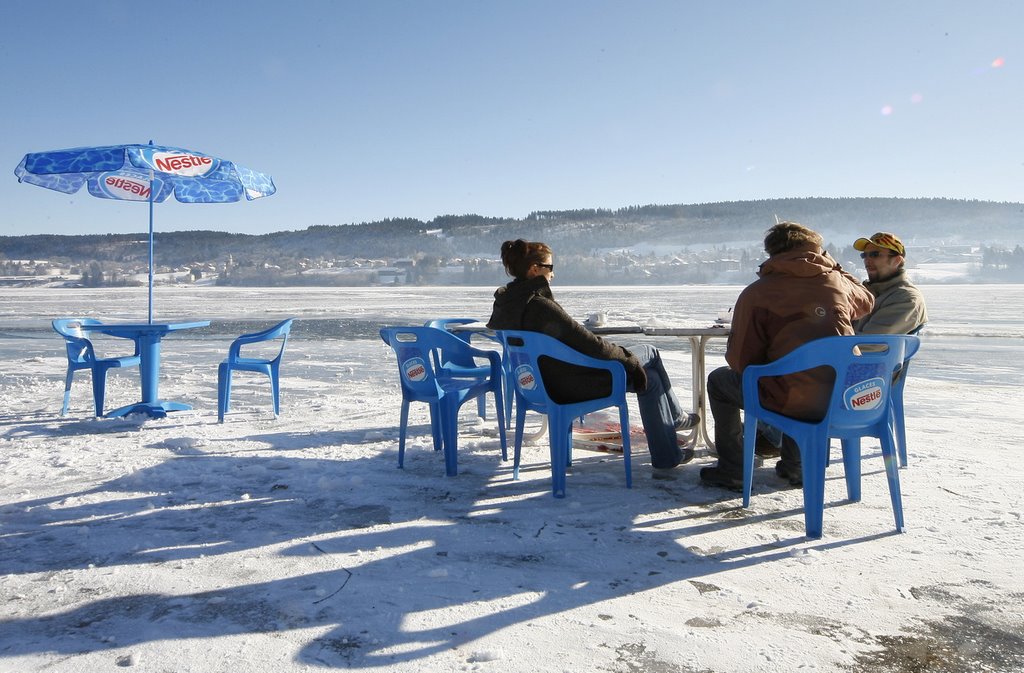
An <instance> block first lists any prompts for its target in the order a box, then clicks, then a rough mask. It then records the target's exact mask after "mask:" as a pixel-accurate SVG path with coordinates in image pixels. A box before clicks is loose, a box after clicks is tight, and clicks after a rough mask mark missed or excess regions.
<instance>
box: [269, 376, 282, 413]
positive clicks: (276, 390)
mask: <svg viewBox="0 0 1024 673" xmlns="http://www.w3.org/2000/svg"><path fill="white" fill-rule="evenodd" d="M270 394H271V395H273V398H274V416H275V417H276V416H280V415H281V377H280V376H279V375H278V369H277V368H276V367H272V368H271V370H270Z"/></svg>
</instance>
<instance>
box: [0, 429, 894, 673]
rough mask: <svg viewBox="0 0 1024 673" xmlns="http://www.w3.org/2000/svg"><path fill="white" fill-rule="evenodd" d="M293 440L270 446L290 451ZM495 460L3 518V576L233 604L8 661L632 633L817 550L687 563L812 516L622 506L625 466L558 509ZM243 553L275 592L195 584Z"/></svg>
mask: <svg viewBox="0 0 1024 673" xmlns="http://www.w3.org/2000/svg"><path fill="white" fill-rule="evenodd" d="M292 434H293V433H273V434H270V435H263V436H261V437H263V438H264V439H266V440H268V441H271V442H273V443H275V444H277V443H278V442H283V443H284V444H286V445H287V444H289V443H290V442H291V441H292V437H291V435H292ZM328 434H330V435H331V437H330V439H331V440H332V442H333V440H334V439H336V437H334V436H333V433H328ZM300 436H301V437H302V438H303V441H307V442H308V439H309V438H308V436H305V435H300ZM296 441H298V440H297V439H296ZM496 447H497V442H496V441H493V440H487V441H485V442H482V443H479V444H478V445H477V446H475V447H474V446H471V445H469V443H467V444H466V445H465V446H464V447H463V448H462V450H461V451H460V474H459V476H457V477H454V478H448V477H445V476H444V470H443V459H442V457H441V456H440V455H438V454H436V453H435V452H433V451H432V450H430V449H429V448H423V446H418V447H410V449H409V452H408V453H407V464H406V470H404V471H396V470H395V469H394V463H393V462H392V461H393V460H394V454H392V453H390V452H388V453H382V454H381V455H379V456H374V457H370V458H355V459H347V460H342V461H336V460H311V459H301V458H295V457H292V456H287V457H269V458H268V457H235V456H231V457H225V456H221V455H213V456H210V455H189V456H182V457H176V458H172V459H170V460H167V461H165V462H164V463H162V464H160V465H157V466H154V467H152V468H149V469H144V470H139V471H138V472H136V473H134V474H131V475H127V476H125V477H121V478H118V479H115V480H112V481H110V482H107V483H106V484H103V485H102V486H100V487H98V488H95V489H90V490H85V491H81V492H77V493H69V494H64V495H62V496H60V497H59V498H47V499H37V500H31V501H22V502H19V503H16V504H14V505H9V506H6V507H4V508H3V511H2V515H3V518H4V521H5V526H4V530H5V534H4V541H3V546H4V553H3V554H2V555H0V572H3V573H4V574H7V575H18V574H27V573H40V572H47V571H61V570H72V569H84V568H88V567H89V566H90V564H93V565H95V566H97V569H98V570H103V571H105V572H109V569H111V568H114V567H117V566H127V565H137V564H150V565H154V566H156V567H160V568H161V569H162V572H167V571H174V570H180V571H181V572H183V573H190V572H196V571H199V572H203V573H204V574H207V573H208V574H210V575H212V576H213V577H214V579H216V580H220V582H219V583H220V584H224V585H228V586H229V588H217V589H213V590H204V591H196V592H192V593H175V594H173V595H171V594H160V593H138V594H132V595H127V596H115V597H107V598H98V599H95V600H90V601H88V602H80V603H79V604H77V605H74V606H72V607H70V608H68V609H66V610H63V611H55V612H52V613H51V614H48V615H44V616H29V617H10V618H5V619H3V620H0V629H2V631H3V633H5V637H4V639H3V645H2V646H0V654H4V655H5V656H13V655H21V654H28V653H39V652H54V651H57V652H61V653H80V652H84V651H98V650H105V649H111V648H113V647H115V645H116V646H117V647H126V646H131V645H132V644H135V643H142V642H148V641H151V640H165V639H170V638H202V637H217V636H220V635H226V634H255V633H265V632H272V631H282V630H291V629H306V628H308V627H311V626H313V627H324V626H328V627H332V628H331V630H330V631H329V632H327V633H325V634H323V635H321V636H319V637H315V638H313V639H311V640H310V641H309V642H307V643H306V644H305V646H303V647H302V648H301V650H299V651H298V652H297V653H296V657H297V659H298V660H299V661H301V662H303V663H306V664H309V665H319V666H328V667H335V666H350V665H353V664H358V665H387V664H390V663H395V662H399V661H416V660H419V659H423V658H427V657H430V656H432V655H434V654H438V653H441V652H444V651H448V650H451V649H452V648H461V647H464V646H467V645H471V644H472V643H473V642H475V641H478V640H479V639H481V638H484V637H485V636H487V635H488V634H490V633H493V632H496V631H499V630H501V629H504V628H507V627H509V626H513V625H516V624H523V623H527V622H530V621H531V620H535V619H538V618H541V617H544V616H548V615H553V614H558V613H564V612H566V611H570V610H575V609H578V608H583V607H587V606H591V607H592V608H593V610H594V613H593V618H594V619H606V618H607V619H615V620H624V621H626V622H629V621H630V620H633V619H635V617H633V616H631V615H629V614H627V613H626V612H627V611H619V610H620V608H618V607H616V606H615V604H614V603H612V604H608V603H607V601H610V600H614V599H616V598H622V597H628V596H630V595H633V594H636V593H638V592H644V591H650V590H655V589H657V588H659V587H663V586H666V585H668V584H673V583H677V582H680V581H689V582H690V583H691V584H693V586H694V587H696V590H699V591H700V593H701V594H703V593H704V592H705V591H706V590H708V589H707V587H712V586H713V585H711V584H710V583H708V582H706V581H701V578H706V577H707V576H708V575H710V574H715V573H720V572H723V571H727V570H731V569H737V568H742V567H746V566H752V565H756V564H761V563H770V562H773V561H778V560H783V559H787V558H790V556H791V553H790V552H791V548H792V546H793V545H795V544H798V543H804V542H805V541H806V540H805V538H804V537H803V536H802V534H795V535H793V537H791V538H789V539H783V540H779V541H776V542H774V543H772V544H761V545H756V546H751V547H743V548H738V549H724V548H718V547H714V546H709V547H708V548H706V549H701V548H698V547H696V546H693V545H692V543H693V542H694V539H693V538H694V536H696V535H699V534H702V533H714V532H715V531H727V530H728V529H730V528H734V527H737V526H751V525H755V524H758V523H768V524H771V523H772V522H773V521H774V520H783V519H785V520H787V521H788V520H789V519H791V518H792V517H793V515H794V514H796V515H798V514H799V510H793V511H788V512H781V513H779V512H773V513H769V514H758V513H753V512H751V511H748V510H742V509H740V508H738V507H736V506H735V500H734V499H733V498H732V496H728V499H726V500H723V499H722V498H723V497H725V496H723V495H722V493H721V492H719V491H715V490H711V489H700V488H699V487H698V488H696V489H694V488H689V489H682V490H680V489H675V488H674V487H673V486H672V485H671V484H670V485H669V486H665V485H659V484H658V482H648V483H640V480H641V479H642V477H643V470H642V469H641V470H637V472H638V474H637V475H635V477H636V478H637V480H638V483H637V484H636V486H637V487H635V488H634V489H633V490H632V491H627V490H626V489H625V486H624V484H623V474H622V465H621V461H620V460H618V459H617V458H609V457H608V456H606V455H600V456H590V455H580V456H577V457H576V460H575V462H574V467H573V469H572V472H571V476H570V482H569V496H568V497H567V498H566V499H565V500H555V499H553V498H552V497H551V495H550V480H549V478H548V475H549V470H548V469H547V465H546V463H545V462H544V459H543V454H546V450H544V449H540V448H538V449H537V451H538V452H539V453H538V454H536V455H535V456H534V457H533V459H532V460H535V461H536V462H532V461H531V458H530V457H527V458H526V459H524V470H523V474H524V479H523V480H522V481H512V480H511V468H510V464H509V463H504V464H503V463H500V462H499V460H498V456H497V455H496V454H497V452H496V450H495V449H496ZM581 453H582V452H581ZM537 455H539V456H541V457H540V458H537ZM639 462H640V460H639V459H637V460H636V463H639ZM691 471H692V470H690V468H684V469H683V470H682V473H681V474H680V483H682V480H686V481H687V482H689V481H695V479H696V474H690V473H689V472H691ZM531 477H535V478H531ZM650 483H653V484H655V485H654V486H653V487H652V486H650V485H649V484H650ZM680 496H683V499H682V500H681V499H680ZM680 511H681V512H682V513H680ZM786 517H788V518H789V519H786ZM799 519H800V522H799V526H798V528H799V529H800V531H802V517H799ZM791 523H795V522H791ZM794 532H795V531H794ZM874 537H875V536H868V537H861V538H855V539H848V540H842V541H835V542H833V541H828V542H823V543H821V544H819V545H817V546H816V547H814V548H815V549H828V548H835V547H841V546H846V545H852V544H859V543H861V542H864V541H866V540H870V539H873V538H874ZM272 545H273V546H277V548H276V549H270V550H268V549H265V548H266V547H268V546H272ZM687 545H689V546H687ZM244 550H260V551H258V552H256V555H257V556H258V557H259V558H260V566H261V568H262V569H263V572H261V573H260V574H261V575H262V576H267V575H268V574H269V575H273V574H274V573H275V572H278V573H279V574H280V575H281V577H280V578H279V579H272V580H269V581H260V582H249V583H247V581H246V578H247V577H252V575H254V574H255V573H253V572H249V573H246V572H242V569H240V568H238V567H237V561H236V559H232V561H230V562H228V563H223V562H218V561H216V560H214V561H212V563H213V565H212V566H210V567H209V569H208V571H202V570H200V569H201V568H202V567H204V566H205V565H206V564H209V563H211V561H210V559H211V558H212V559H215V558H216V557H217V556H218V555H223V554H229V553H234V552H239V551H244ZM299 559H305V561H304V562H303V563H298V562H297V561H298V560H299ZM176 564H177V565H176ZM268 564H271V565H272V569H271V570H270V571H267V570H266V568H267V567H269V566H268ZM296 568H298V569H299V571H298V572H299V574H295V573H296ZM304 569H305V570H313V572H306V571H305V570H304ZM223 575H227V576H226V577H225V576H223ZM87 577H88V576H87V575H83V576H82V577H81V579H80V581H86V578H87ZM712 590H713V589H712ZM80 591H82V592H86V589H85V588H82V589H81V590H80ZM69 593H70V592H69ZM95 593H96V592H87V593H82V594H80V595H83V596H84V595H95ZM598 604H601V607H600V608H598V607H597V605H598ZM605 611H611V614H604V612H605ZM110 633H116V634H117V639H116V644H115V643H111V642H110V639H109V638H108V636H109V634H110ZM466 656H467V657H469V658H471V657H472V654H471V653H468V652H467V655H466Z"/></svg>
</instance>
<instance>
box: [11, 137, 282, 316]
mask: <svg viewBox="0 0 1024 673" xmlns="http://www.w3.org/2000/svg"><path fill="white" fill-rule="evenodd" d="M14 174H15V175H16V176H17V177H18V181H19V182H27V183H30V184H33V185H39V186H40V187H46V188H47V189H53V190H55V191H58V192H64V193H65V194H74V193H75V192H77V191H78V190H79V189H81V188H82V186H83V185H85V186H86V187H87V188H88V190H89V193H90V194H92V195H93V196H95V197H98V198H101V199H117V200H119V201H141V202H147V203H149V322H153V204H154V203H161V202H163V201H166V200H167V199H168V198H169V197H170V196H171V195H172V194H173V195H174V198H175V199H177V200H178V201H180V202H182V203H233V202H235V201H240V200H241V199H242V196H243V195H244V196H245V198H246V199H247V200H249V201H252V200H254V199H258V198H261V197H264V196H270V195H271V194H273V193H274V192H276V191H277V188H276V187H275V186H274V181H273V179H271V177H270V176H269V175H266V174H265V173H259V172H257V171H253V170H250V169H248V168H245V167H243V166H239V165H238V164H236V163H234V162H231V161H227V160H225V159H218V158H217V157H213V156H210V155H208V154H203V153H202V152H195V151H193V150H186V149H182V148H180V147H167V146H163V145H154V144H153V142H152V141H150V142H149V144H148V145H110V146H107V147H76V148H72V149H66V150H53V151H50V152H33V153H31V154H26V155H25V158H24V159H22V160H21V163H20V164H18V167H17V168H15V169H14Z"/></svg>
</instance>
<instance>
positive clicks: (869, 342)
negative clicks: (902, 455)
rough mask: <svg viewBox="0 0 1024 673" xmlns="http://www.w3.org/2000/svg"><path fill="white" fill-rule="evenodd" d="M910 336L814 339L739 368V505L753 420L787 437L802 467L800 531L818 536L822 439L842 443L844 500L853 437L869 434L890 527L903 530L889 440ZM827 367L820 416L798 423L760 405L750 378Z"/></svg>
mask: <svg viewBox="0 0 1024 673" xmlns="http://www.w3.org/2000/svg"><path fill="white" fill-rule="evenodd" d="M917 347H918V338H917V337H915V336H905V335H858V336H837V337H827V338H824V339H817V340H815V341H811V342H809V343H806V344H804V345H803V346H801V347H799V348H797V349H796V350H794V351H792V352H791V353H789V354H787V355H786V356H784V357H782V358H779V359H778V360H776V361H775V362H772V363H769V364H765V365H756V366H750V367H747V368H746V369H744V370H743V405H744V425H743V434H744V437H743V506H744V507H747V506H749V505H750V488H751V482H752V479H753V471H754V444H755V441H756V434H757V433H756V429H757V422H758V420H762V421H764V422H766V423H769V424H771V425H773V426H775V427H777V428H779V430H781V431H782V432H783V433H785V434H787V435H789V436H790V437H792V438H793V440H794V441H795V442H796V444H797V446H798V447H799V448H800V457H801V461H802V464H803V491H804V493H803V495H804V527H805V530H806V533H807V536H808V537H812V538H819V537H821V532H822V518H823V514H824V507H825V468H826V466H827V465H828V455H829V439H830V438H837V439H840V440H842V446H843V469H844V470H845V473H846V490H847V496H848V497H849V499H850V500H852V501H858V500H860V476H861V466H860V438H861V437H877V438H878V439H879V441H880V442H881V445H882V456H883V458H884V461H885V473H886V478H887V480H888V483H889V498H890V500H891V501H892V508H893V516H894V518H895V521H896V530H898V531H902V530H903V502H902V496H901V494H900V479H899V469H898V467H897V464H896V447H895V442H894V440H893V429H894V428H893V425H894V421H893V416H894V408H893V404H892V400H893V377H894V374H896V373H897V372H899V370H901V369H902V368H903V367H904V361H905V360H909V358H910V357H911V356H912V355H913V353H914V352H916V350H917ZM822 366H824V367H829V368H831V369H832V370H833V371H834V372H835V375H836V379H835V380H836V382H835V385H834V386H833V388H832V394H831V399H830V403H829V406H828V411H827V412H826V414H825V417H824V418H823V419H821V420H820V421H818V422H810V421H802V420H797V419H794V418H790V417H788V416H783V415H782V414H779V413H776V412H774V411H770V410H768V409H765V408H764V407H763V406H761V401H760V398H759V395H758V380H759V379H761V378H763V377H766V376H782V375H785V374H792V373H794V372H800V371H805V370H807V369H813V368H815V367H822Z"/></svg>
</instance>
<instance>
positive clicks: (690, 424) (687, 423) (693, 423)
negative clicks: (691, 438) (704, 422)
mask: <svg viewBox="0 0 1024 673" xmlns="http://www.w3.org/2000/svg"><path fill="white" fill-rule="evenodd" d="M698 423H700V415H698V414H686V415H685V416H683V417H682V418H680V419H679V420H678V421H676V430H689V429H690V428H695V427H697V424H698Z"/></svg>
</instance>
